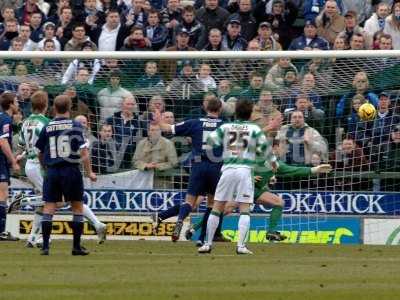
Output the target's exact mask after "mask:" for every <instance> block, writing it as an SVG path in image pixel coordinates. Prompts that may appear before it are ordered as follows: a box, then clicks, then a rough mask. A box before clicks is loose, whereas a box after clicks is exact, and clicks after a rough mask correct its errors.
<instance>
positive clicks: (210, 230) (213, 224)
mask: <svg viewBox="0 0 400 300" xmlns="http://www.w3.org/2000/svg"><path fill="white" fill-rule="evenodd" d="M216 214H218V213H217V212H215V211H211V213H210V216H209V217H208V221H207V230H206V231H207V244H208V245H210V246H211V245H212V242H213V239H214V235H215V231H216V230H217V227H218V224H219V214H218V215H216Z"/></svg>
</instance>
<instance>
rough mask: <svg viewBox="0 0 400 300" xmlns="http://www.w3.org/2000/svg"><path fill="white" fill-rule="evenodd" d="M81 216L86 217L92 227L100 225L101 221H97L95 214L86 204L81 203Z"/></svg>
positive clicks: (96, 227)
mask: <svg viewBox="0 0 400 300" xmlns="http://www.w3.org/2000/svg"><path fill="white" fill-rule="evenodd" d="M83 216H84V217H85V218H86V219H88V221H89V222H90V224H92V225H93V227H94V228H95V229H96V231H97V229H98V228H99V225H101V224H102V223H101V222H100V221H99V219H98V218H97V217H96V216H95V214H94V213H93V211H92V210H91V209H90V207H89V206H87V205H86V204H83Z"/></svg>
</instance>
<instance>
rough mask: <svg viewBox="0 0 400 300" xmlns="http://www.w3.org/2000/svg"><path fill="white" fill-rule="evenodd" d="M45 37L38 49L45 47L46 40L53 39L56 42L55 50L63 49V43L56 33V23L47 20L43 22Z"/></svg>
mask: <svg viewBox="0 0 400 300" xmlns="http://www.w3.org/2000/svg"><path fill="white" fill-rule="evenodd" d="M43 32H44V38H43V39H42V40H41V41H39V43H38V50H43V49H44V42H45V41H46V40H52V41H53V42H54V46H55V50H56V51H61V44H60V42H59V41H58V39H57V37H56V36H55V34H56V25H55V24H54V23H53V22H46V23H44V24H43Z"/></svg>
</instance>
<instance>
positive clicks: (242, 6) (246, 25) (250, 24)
mask: <svg viewBox="0 0 400 300" xmlns="http://www.w3.org/2000/svg"><path fill="white" fill-rule="evenodd" d="M230 19H231V20H233V19H235V20H239V21H240V24H241V25H242V29H241V31H240V35H241V36H242V37H243V38H244V39H245V40H246V41H248V42H249V41H250V40H252V39H253V38H254V37H255V36H256V32H257V22H256V19H255V18H254V17H253V15H252V3H251V0H240V2H239V11H238V12H237V13H234V14H232V15H231V17H230Z"/></svg>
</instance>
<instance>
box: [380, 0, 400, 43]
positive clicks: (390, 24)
mask: <svg viewBox="0 0 400 300" xmlns="http://www.w3.org/2000/svg"><path fill="white" fill-rule="evenodd" d="M383 32H384V33H387V34H390V35H391V37H392V41H393V49H394V50H400V2H397V3H394V4H393V8H392V14H391V15H390V16H388V17H387V18H386V22H385V28H384V29H383Z"/></svg>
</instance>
